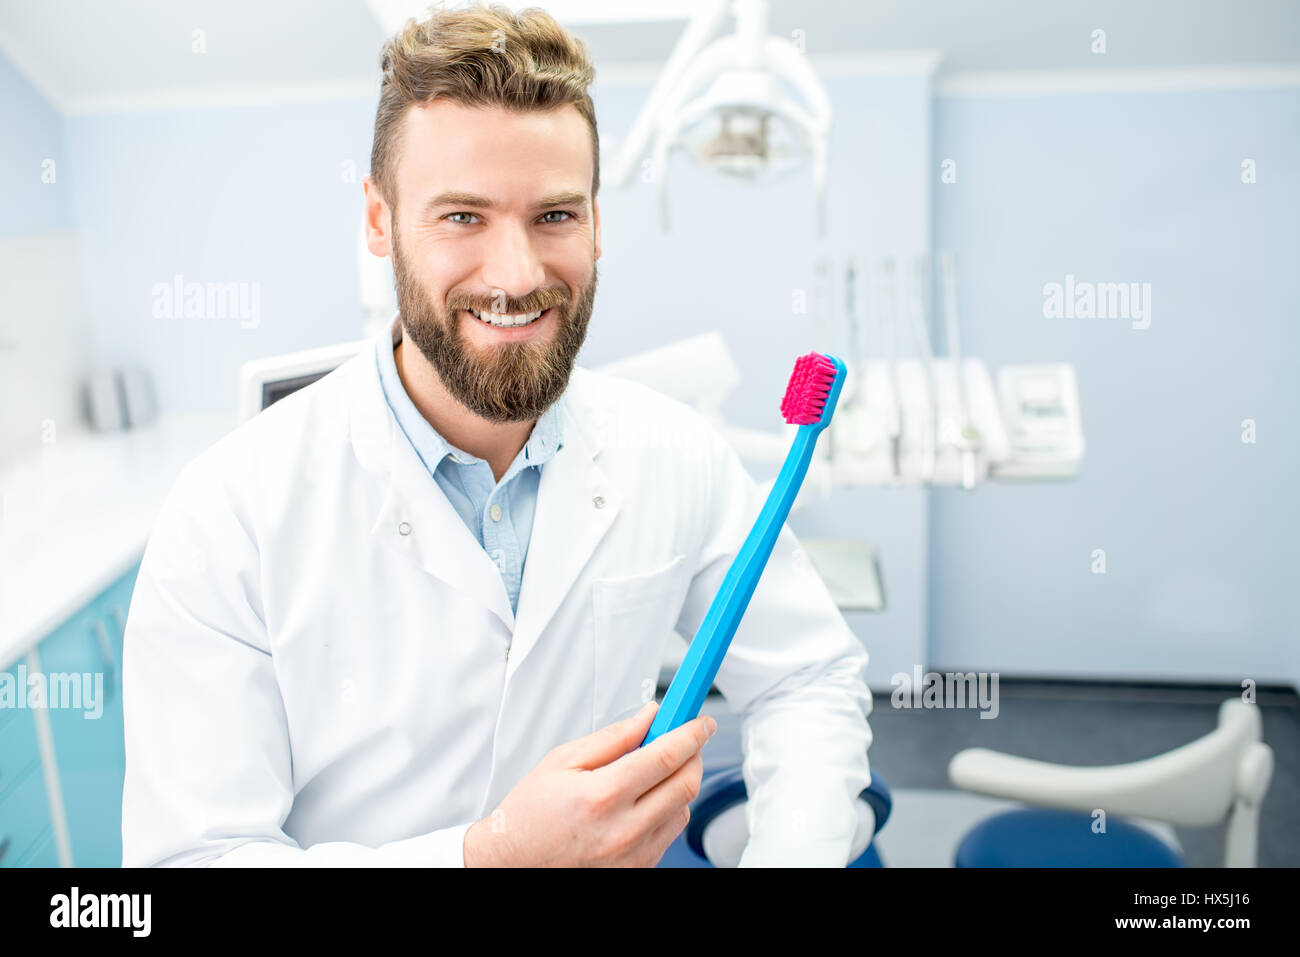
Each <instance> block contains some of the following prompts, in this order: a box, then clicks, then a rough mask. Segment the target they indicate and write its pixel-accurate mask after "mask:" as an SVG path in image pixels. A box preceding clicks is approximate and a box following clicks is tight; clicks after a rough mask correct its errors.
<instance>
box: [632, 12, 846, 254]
mask: <svg viewBox="0 0 1300 957" xmlns="http://www.w3.org/2000/svg"><path fill="white" fill-rule="evenodd" d="M729 11H732V12H734V14H735V18H736V33H735V34H734V35H732V36H726V37H723V38H721V39H718V40H716V41H714V42H713V43H711V44H708V45H707V46H706V43H707V41H708V38H709V37H710V36H712V35H713V34H714V33H715V32H716V31H717V29H718V27H719V26H720V25H721V23H722V20H723V18H724V17H725V15H726V14H727V13H728V12H729ZM783 82H784V83H787V84H789V85H790V86H792V87H793V88H794V89H795V90H796V91H797V92H798V93H799V95H800V96H801V97H802V98H803V100H804V101H805V104H800V103H798V102H796V101H795V100H793V99H791V98H790V97H789V96H787V94H786V92H785V89H784V88H783ZM830 128H831V107H830V98H829V97H828V96H827V95H826V92H825V90H824V89H823V88H822V85H821V83H820V81H818V79H817V77H816V75H815V74H814V73H813V71H812V67H811V66H810V65H809V63H808V60H807V58H806V57H805V56H804V54H803V51H802V50H800V49H799V48H798V47H796V46H795V45H794V44H793V43H791V42H790V41H789V40H786V39H783V38H780V37H775V36H768V35H767V4H766V2H765V0H713V2H710V3H708V4H706V5H705V6H703V7H702V8H701V10H700V12H699V13H698V14H696V16H695V17H694V18H693V19H692V20H691V21H690V23H689V24H688V25H687V27H686V30H685V32H684V33H683V34H682V36H681V39H680V40H679V41H678V43H677V46H676V47H675V48H674V50H673V52H672V55H671V56H670V57H669V60H668V64H667V66H666V67H665V69H664V71H663V73H662V74H661V75H660V77H659V79H658V81H657V82H656V83H655V86H654V89H653V90H652V91H651V94H650V98H649V99H648V100H647V101H646V103H645V105H644V106H643V107H642V109H641V112H640V114H639V115H638V116H637V119H636V121H635V123H634V124H633V126H632V129H631V132H630V133H629V134H628V136H627V139H626V140H625V141H624V142H623V144H622V146H621V148H620V149H619V151H618V153H617V155H616V157H615V159H614V162H613V165H612V177H611V178H612V181H613V182H614V183H615V184H617V185H620V186H626V185H627V184H628V183H629V181H630V180H631V178H632V176H633V174H634V173H635V171H636V170H637V169H638V167H643V166H644V164H645V163H646V162H649V164H650V165H649V173H650V177H651V178H652V180H653V181H654V182H655V183H656V184H657V186H658V190H659V212H660V220H661V224H662V226H663V228H664V230H665V231H667V230H668V229H669V215H668V169H669V159H670V154H671V153H672V151H673V150H674V149H682V150H683V151H685V152H686V153H687V155H688V156H690V157H691V159H692V160H694V162H695V163H696V164H697V165H699V166H701V167H702V168H705V169H708V170H712V171H715V172H718V173H721V174H723V175H726V176H730V177H733V178H736V179H740V180H744V181H748V182H753V183H766V182H770V181H772V180H773V179H776V178H778V177H781V176H782V175H783V174H786V173H788V172H789V171H791V170H794V169H796V168H799V167H801V166H803V165H805V164H807V163H809V162H811V164H812V175H813V190H814V197H815V199H814V202H815V206H814V209H815V227H816V231H817V235H818V236H819V237H823V238H824V237H825V235H826V169H827V156H828V152H829V144H830ZM647 153H648V154H649V159H648V161H647V159H646V156H647Z"/></svg>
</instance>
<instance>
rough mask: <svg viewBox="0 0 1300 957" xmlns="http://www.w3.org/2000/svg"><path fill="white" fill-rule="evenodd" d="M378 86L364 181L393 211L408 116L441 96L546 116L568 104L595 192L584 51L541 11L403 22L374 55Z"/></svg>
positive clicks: (594, 141)
mask: <svg viewBox="0 0 1300 957" xmlns="http://www.w3.org/2000/svg"><path fill="white" fill-rule="evenodd" d="M379 62H380V67H381V68H382V70H383V74H384V77H383V83H382V85H381V87H380V92H379V109H378V111H377V113H376V115H375V139H374V144H373V146H372V147H371V152H370V173H371V175H372V176H373V177H374V180H375V183H376V184H377V185H378V187H379V191H380V194H381V195H382V196H383V197H384V200H385V201H386V202H387V203H388V205H389V206H390V207H392V208H395V205H396V202H397V183H396V167H397V157H398V155H399V154H400V153H401V149H402V124H403V118H404V117H405V115H406V111H407V109H408V108H410V107H411V106H413V105H415V104H419V103H426V102H428V101H430V100H432V99H434V98H435V97H439V96H445V97H447V98H449V99H452V100H456V101H458V102H460V103H462V104H464V105H466V106H472V107H499V108H505V109H508V110H516V111H523V110H551V109H555V108H558V107H561V106H563V105H565V104H566V103H572V104H573V105H574V106H575V107H576V108H577V110H578V112H579V113H580V114H582V117H583V119H585V120H586V121H587V125H588V126H589V127H590V128H591V151H592V171H593V172H592V178H591V195H592V197H595V195H596V190H597V189H599V188H600V145H599V144H600V140H599V137H598V136H597V133H596V110H595V107H594V106H593V105H592V102H591V96H590V94H588V92H587V88H588V87H589V86H590V85H591V83H592V81H593V80H594V79H595V75H596V70H595V67H593V66H592V63H591V58H590V55H589V53H588V49H587V45H586V43H585V42H584V41H583V40H582V39H580V38H579V37H576V36H574V35H573V34H571V33H569V32H568V31H567V30H565V29H564V28H563V27H562V26H560V25H559V24H558V23H557V22H556V21H555V20H554V18H552V17H551V15H550V14H549V13H547V12H546V11H544V10H542V9H541V8H540V7H529V8H528V9H526V10H520V11H519V12H518V13H516V12H514V11H513V10H510V9H509V8H507V7H504V6H501V5H500V4H492V5H483V4H479V5H476V6H472V7H468V8H465V9H457V10H441V9H440V10H435V11H433V12H432V13H431V14H430V16H429V17H428V18H427V19H424V20H416V19H414V18H412V19H410V20H407V21H406V24H405V25H404V26H403V27H402V29H400V30H399V31H397V33H396V34H395V35H394V36H393V37H391V38H390V39H389V40H388V41H387V42H385V44H384V47H383V51H382V52H381V54H380V60H379Z"/></svg>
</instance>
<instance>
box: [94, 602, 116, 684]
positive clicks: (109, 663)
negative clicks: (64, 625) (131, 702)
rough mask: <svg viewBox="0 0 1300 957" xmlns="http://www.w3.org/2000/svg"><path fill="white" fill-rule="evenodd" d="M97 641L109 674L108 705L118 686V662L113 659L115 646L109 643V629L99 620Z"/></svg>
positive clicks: (107, 676)
mask: <svg viewBox="0 0 1300 957" xmlns="http://www.w3.org/2000/svg"><path fill="white" fill-rule="evenodd" d="M95 640H96V641H98V642H99V654H100V656H101V657H102V658H103V659H104V671H106V672H107V674H106V675H105V678H106V679H107V680H106V681H105V682H104V686H105V694H104V703H105V704H108V702H110V701H112V700H113V690H114V688H115V686H116V685H117V661H116V659H115V658H114V657H113V646H112V645H111V644H109V641H108V629H107V628H105V627H104V623H103V622H102V621H101V620H99V619H96V620H95Z"/></svg>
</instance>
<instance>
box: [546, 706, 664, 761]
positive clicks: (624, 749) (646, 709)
mask: <svg viewBox="0 0 1300 957" xmlns="http://www.w3.org/2000/svg"><path fill="white" fill-rule="evenodd" d="M658 710H659V705H658V703H657V702H655V701H647V702H646V703H645V705H644V706H643V707H642V708H641V710H640V711H638V712H637V713H636V714H634V715H632V717H630V718H625V719H623V720H622V721H615V722H614V723H613V724H609V725H606V726H605V727H603V728H599V729H597V730H596V731H593V732H592V733H591V734H588V735H584V736H583V737H581V738H576V739H574V740H573V741H570V742H568V743H566V744H563V745H561V746H560V748H558V749H557V750H558V751H560V752H561V753H562V755H563V758H564V760H565V763H566V764H567V765H568V766H569V767H574V768H586V769H588V770H594V769H595V768H603V767H605V765H607V764H609V763H610V762H611V761H614V760H617V759H618V758H621V757H622V756H623V755H625V754H627V753H628V752H629V751H631V750H633V749H634V748H636V747H637V746H638V745H640V744H641V742H642V741H644V740H645V736H646V732H648V731H649V730H650V725H651V723H652V722H653V721H654V718H655V712H656V711H658Z"/></svg>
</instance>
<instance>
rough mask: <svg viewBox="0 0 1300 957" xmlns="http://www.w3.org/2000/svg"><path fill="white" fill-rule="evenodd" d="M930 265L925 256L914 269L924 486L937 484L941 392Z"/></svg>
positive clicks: (913, 310) (913, 297) (914, 324)
mask: <svg viewBox="0 0 1300 957" xmlns="http://www.w3.org/2000/svg"><path fill="white" fill-rule="evenodd" d="M928 282H929V264H928V263H927V262H926V259H925V257H924V256H918V257H916V259H915V261H914V262H913V268H912V309H911V321H912V334H913V336H914V337H915V339H916V349H917V352H918V353H919V354H920V357H921V369H922V379H921V387H922V391H923V392H924V394H925V419H924V420H923V421H924V422H925V424H924V425H923V426H922V428H921V482H922V484H925V485H929V484H930V483H931V482H933V481H934V473H935V469H936V467H937V464H938V463H937V459H938V454H939V450H938V441H939V389H938V384H937V383H936V381H935V374H934V350H933V349H932V348H931V347H930V327H929V321H928V316H929V310H928V309H927V297H926V287H927V285H928Z"/></svg>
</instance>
